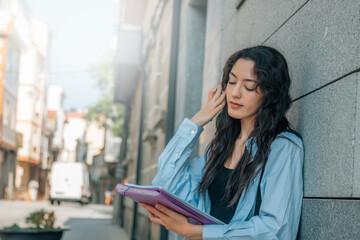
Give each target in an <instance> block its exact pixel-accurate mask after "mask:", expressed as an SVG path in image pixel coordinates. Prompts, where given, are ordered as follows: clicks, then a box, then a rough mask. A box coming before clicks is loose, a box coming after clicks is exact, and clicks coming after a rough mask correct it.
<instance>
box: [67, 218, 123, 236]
mask: <svg viewBox="0 0 360 240" xmlns="http://www.w3.org/2000/svg"><path fill="white" fill-rule="evenodd" d="M65 225H66V226H69V227H70V228H71V231H67V232H65V233H64V235H63V237H62V238H61V240H84V239H85V240H115V239H116V240H129V237H128V236H127V235H126V233H125V231H124V230H123V229H122V228H120V227H119V226H117V225H111V219H89V218H87V219H85V218H71V219H69V220H68V221H67V222H65Z"/></svg>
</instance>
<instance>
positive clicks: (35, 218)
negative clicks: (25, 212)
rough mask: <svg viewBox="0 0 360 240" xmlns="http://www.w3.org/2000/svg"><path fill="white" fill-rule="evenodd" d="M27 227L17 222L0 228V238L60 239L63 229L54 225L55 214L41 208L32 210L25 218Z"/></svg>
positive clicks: (8, 239)
mask: <svg viewBox="0 0 360 240" xmlns="http://www.w3.org/2000/svg"><path fill="white" fill-rule="evenodd" d="M25 222H26V223H29V224H30V226H29V227H25V228H21V227H19V226H18V225H17V224H13V225H12V226H10V227H4V228H3V229H1V230H0V238H1V240H35V239H36V240H60V239H61V236H62V234H63V232H64V231H65V230H69V229H64V228H60V227H57V228H55V227H54V223H55V214H54V212H53V211H52V212H48V211H44V210H43V209H41V210H40V211H36V212H32V213H30V215H29V216H28V217H26V219H25Z"/></svg>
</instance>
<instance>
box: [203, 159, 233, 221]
mask: <svg viewBox="0 0 360 240" xmlns="http://www.w3.org/2000/svg"><path fill="white" fill-rule="evenodd" d="M232 171H233V169H229V168H226V167H225V166H222V167H221V168H220V169H219V170H218V172H217V174H216V175H215V179H214V181H213V183H212V184H211V185H210V187H209V189H208V193H209V197H210V202H211V209H210V215H211V216H213V217H215V218H217V219H219V220H220V221H222V222H224V223H226V224H228V223H229V222H230V221H231V219H232V218H233V216H234V213H235V210H236V206H237V203H236V204H234V205H233V206H232V207H227V205H228V204H229V202H225V201H224V200H223V196H224V195H225V187H226V183H227V181H228V179H229V177H230V175H231V173H232Z"/></svg>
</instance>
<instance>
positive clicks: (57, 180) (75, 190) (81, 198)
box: [50, 162, 91, 204]
mask: <svg viewBox="0 0 360 240" xmlns="http://www.w3.org/2000/svg"><path fill="white" fill-rule="evenodd" d="M90 199H91V192H90V184H89V172H88V169H87V166H86V165H85V164H84V163H80V162H73V163H65V162H55V163H53V165H52V168H51V175H50V203H51V204H54V202H55V201H56V202H57V203H58V204H60V203H61V202H62V201H72V202H79V203H81V204H86V203H89V201H90Z"/></svg>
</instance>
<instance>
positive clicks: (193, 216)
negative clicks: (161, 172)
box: [115, 183, 224, 225]
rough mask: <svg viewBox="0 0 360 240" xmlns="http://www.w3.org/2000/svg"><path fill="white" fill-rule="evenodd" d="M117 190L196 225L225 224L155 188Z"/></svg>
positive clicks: (131, 186) (132, 185) (136, 187)
mask: <svg viewBox="0 0 360 240" xmlns="http://www.w3.org/2000/svg"><path fill="white" fill-rule="evenodd" d="M115 190H116V191H117V192H118V193H120V194H122V195H124V196H125V197H128V198H131V199H132V200H134V201H136V202H139V203H146V204H149V205H151V206H155V204H157V203H159V204H161V205H164V206H166V207H168V208H170V209H172V210H174V211H176V212H178V213H180V214H182V215H184V216H185V217H187V218H188V219H189V221H190V222H191V223H194V224H202V225H208V224H224V223H223V222H222V221H220V220H218V219H216V218H214V217H212V216H210V215H209V214H207V213H205V212H202V211H200V210H199V209H197V208H196V207H194V206H192V205H190V204H188V203H186V202H185V201H183V200H181V199H179V198H178V197H176V196H175V195H173V194H171V193H169V192H167V191H165V190H163V189H161V188H160V187H155V186H140V185H134V184H126V185H125V184H121V183H119V184H117V185H116V187H115Z"/></svg>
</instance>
